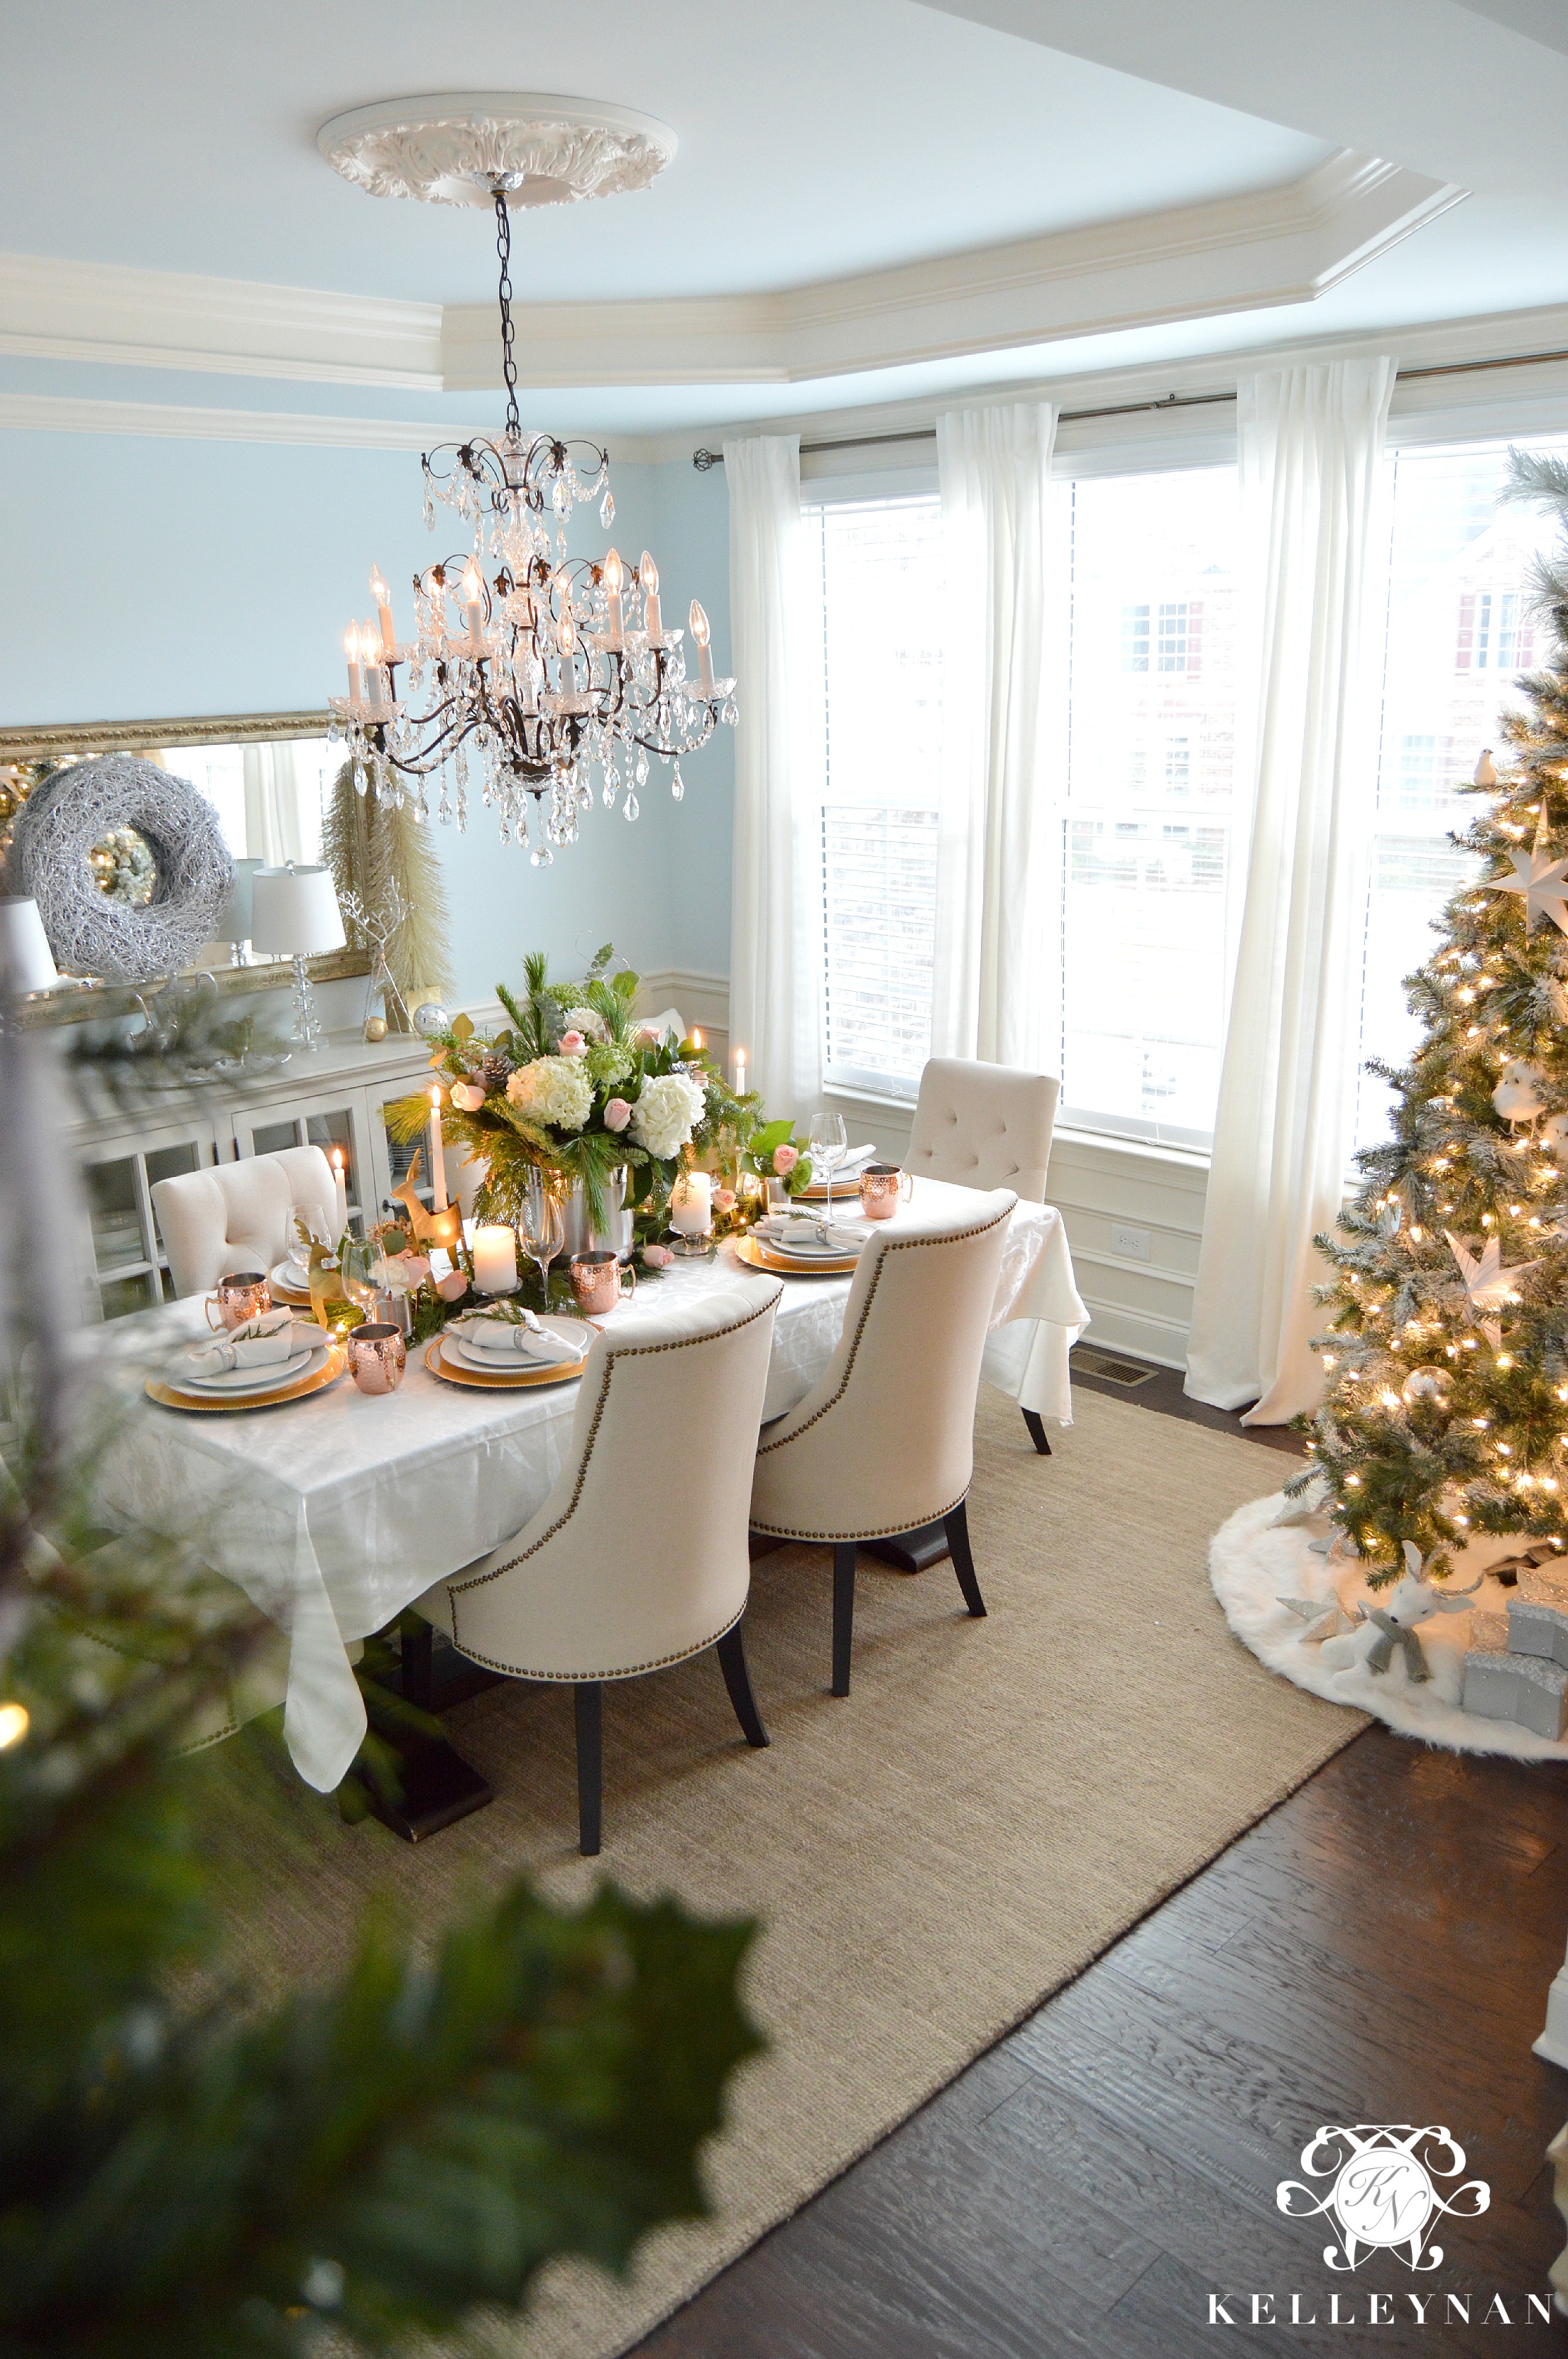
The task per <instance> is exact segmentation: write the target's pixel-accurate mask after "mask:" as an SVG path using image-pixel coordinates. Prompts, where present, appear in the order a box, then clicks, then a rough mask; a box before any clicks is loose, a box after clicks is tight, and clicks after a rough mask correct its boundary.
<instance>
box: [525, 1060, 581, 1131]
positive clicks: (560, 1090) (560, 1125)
mask: <svg viewBox="0 0 1568 2359" xmlns="http://www.w3.org/2000/svg"><path fill="white" fill-rule="evenodd" d="M506 1095H507V1097H508V1098H509V1099H510V1100H511V1102H512V1103H513V1104H514V1105H515V1106H516V1107H517V1111H518V1113H519V1114H527V1115H528V1119H529V1120H530V1121H531V1122H549V1123H553V1124H554V1125H555V1127H556V1129H557V1130H581V1129H582V1127H583V1124H584V1123H585V1122H586V1121H587V1119H588V1116H589V1114H590V1113H591V1111H592V1110H593V1082H592V1081H591V1080H590V1078H589V1076H588V1075H587V1074H586V1073H585V1072H584V1071H583V1066H582V1062H581V1060H580V1059H578V1058H576V1057H536V1058H535V1059H534V1060H533V1062H532V1063H531V1064H528V1065H519V1066H518V1067H517V1071H516V1072H515V1073H514V1074H512V1076H511V1078H510V1079H509V1080H508V1082H507V1083H506Z"/></svg>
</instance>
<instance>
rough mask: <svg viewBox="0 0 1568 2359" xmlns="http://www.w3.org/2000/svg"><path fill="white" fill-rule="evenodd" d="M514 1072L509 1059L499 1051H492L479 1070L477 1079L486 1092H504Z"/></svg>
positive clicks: (513, 1066)
mask: <svg viewBox="0 0 1568 2359" xmlns="http://www.w3.org/2000/svg"><path fill="white" fill-rule="evenodd" d="M516 1071H517V1067H516V1066H515V1065H514V1064H513V1062H512V1060H511V1059H510V1057H508V1056H506V1055H505V1054H503V1052H502V1051H501V1050H500V1049H492V1050H491V1052H490V1054H489V1056H487V1057H486V1058H485V1062H484V1063H483V1064H482V1065H481V1066H480V1068H479V1078H480V1080H481V1082H483V1083H484V1084H485V1088H486V1090H504V1089H505V1088H506V1083H507V1082H508V1081H509V1079H510V1078H511V1076H512V1074H513V1073H514V1072H516Z"/></svg>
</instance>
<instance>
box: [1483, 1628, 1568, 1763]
mask: <svg viewBox="0 0 1568 2359" xmlns="http://www.w3.org/2000/svg"><path fill="white" fill-rule="evenodd" d="M1518 1612H1519V1606H1518V1605H1517V1604H1516V1603H1513V1602H1512V1601H1510V1602H1509V1605H1508V1615H1507V1618H1506V1619H1505V1618H1504V1616H1503V1615H1502V1614H1473V1615H1472V1616H1471V1623H1470V1644H1469V1646H1468V1647H1467V1648H1466V1649H1465V1687H1464V1695H1463V1701H1464V1705H1465V1711H1466V1712H1478V1713H1479V1714H1480V1716H1481V1717H1482V1718H1483V1719H1484V1720H1511V1721H1513V1722H1514V1723H1515V1724H1516V1725H1517V1726H1518V1727H1519V1728H1530V1729H1533V1730H1534V1731H1535V1734H1537V1736H1548V1737H1552V1738H1554V1739H1555V1738H1559V1737H1561V1736H1562V1735H1563V1734H1564V1732H1565V1731H1568V1665H1564V1664H1563V1663H1560V1662H1555V1661H1552V1660H1551V1659H1550V1658H1547V1657H1545V1656H1543V1655H1539V1654H1530V1653H1522V1652H1519V1651H1518V1650H1517V1649H1516V1648H1515V1646H1514V1635H1513V1634H1514V1616H1515V1615H1516V1614H1517V1613H1518Z"/></svg>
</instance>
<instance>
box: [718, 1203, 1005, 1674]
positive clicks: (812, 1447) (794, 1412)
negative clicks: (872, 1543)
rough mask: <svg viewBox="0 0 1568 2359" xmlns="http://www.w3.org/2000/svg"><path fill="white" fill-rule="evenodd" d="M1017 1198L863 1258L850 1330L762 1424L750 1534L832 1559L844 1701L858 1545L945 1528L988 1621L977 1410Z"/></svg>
mask: <svg viewBox="0 0 1568 2359" xmlns="http://www.w3.org/2000/svg"><path fill="white" fill-rule="evenodd" d="M1017 1202H1018V1198H1017V1197H1016V1196H1015V1195H1014V1194H1013V1192H1012V1190H1011V1189H1008V1188H999V1189H996V1190H993V1191H991V1192H990V1193H988V1194H979V1193H977V1194H976V1195H975V1200H974V1205H973V1209H970V1208H968V1207H965V1209H964V1212H962V1213H958V1214H954V1213H953V1212H944V1213H928V1214H926V1215H925V1216H924V1217H923V1218H922V1219H920V1220H918V1221H913V1222H909V1223H900V1224H899V1226H898V1229H896V1230H894V1231H892V1232H890V1233H888V1234H884V1235H880V1236H874V1237H872V1238H871V1239H870V1240H869V1241H868V1242H867V1244H866V1245H865V1247H864V1248H863V1250H862V1252H861V1256H860V1259H859V1262H858V1264H857V1265H856V1267H855V1277H854V1280H853V1282H852V1284H851V1286H850V1289H849V1302H848V1305H847V1306H846V1308H845V1310H844V1331H843V1332H842V1334H841V1335H840V1337H839V1340H838V1343H837V1344H836V1346H835V1348H834V1351H833V1358H832V1359H831V1360H830V1361H829V1363H828V1364H827V1367H826V1368H825V1369H824V1371H823V1373H822V1375H821V1377H820V1378H819V1379H818V1381H817V1383H816V1384H815V1385H813V1386H812V1387H811V1391H810V1392H809V1393H808V1394H807V1395H806V1397H805V1399H804V1400H803V1401H801V1402H800V1403H799V1405H798V1406H797V1407H796V1408H792V1409H790V1410H789V1412H788V1414H787V1415H786V1416H784V1417H781V1418H778V1419H775V1420H774V1422H773V1423H772V1424H771V1425H768V1426H765V1427H764V1428H763V1430H762V1435H761V1439H760V1440H759V1441H758V1443H757V1469H756V1473H755V1475H754V1477H753V1480H752V1486H751V1527H752V1529H753V1531H755V1532H761V1533H764V1534H766V1535H767V1536H768V1538H773V1539H787V1540H816V1541H821V1542H825V1543H827V1544H828V1545H830V1546H831V1547H832V1549H833V1693H834V1695H836V1696H845V1695H847V1694H848V1693H849V1660H850V1649H851V1646H852V1643H853V1639H854V1632H855V1559H856V1555H857V1552H858V1549H859V1547H860V1544H861V1542H862V1541H863V1540H879V1539H889V1538H894V1537H895V1536H897V1535H898V1534H899V1533H902V1532H909V1531H913V1530H914V1529H916V1527H918V1526H920V1525H921V1524H934V1523H938V1522H941V1523H942V1524H943V1525H944V1526H945V1527H946V1531H947V1544H948V1547H949V1549H950V1550H951V1551H952V1556H953V1570H954V1571H955V1572H956V1573H957V1575H958V1585H959V1588H960V1589H961V1590H962V1591H963V1593H964V1603H965V1604H966V1605H967V1606H968V1608H969V1611H970V1613H971V1614H976V1615H978V1614H984V1613H985V1600H984V1598H983V1597H982V1596H981V1594H980V1584H979V1582H978V1581H977V1580H976V1578H975V1559H974V1556H973V1554H972V1553H971V1550H970V1546H969V1517H968V1513H967V1509H966V1506H965V1502H966V1500H967V1497H968V1492H969V1484H970V1480H971V1477H972V1476H973V1474H974V1472H975V1398H976V1396H977V1394H978V1392H979V1389H980V1358H981V1354H982V1353H983V1352H984V1351H985V1333H986V1329H987V1327H988V1325H989V1322H990V1317H991V1306H992V1303H993V1301H994V1299H995V1298H996V1277H997V1273H998V1271H999V1270H1000V1268H1001V1263H1002V1248H1003V1246H1004V1245H1005V1243H1006V1240H1007V1221H1008V1218H1009V1216H1010V1215H1011V1212H1012V1210H1013V1206H1014V1205H1015V1204H1016V1203H1017Z"/></svg>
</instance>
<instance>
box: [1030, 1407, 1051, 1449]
mask: <svg viewBox="0 0 1568 2359" xmlns="http://www.w3.org/2000/svg"><path fill="white" fill-rule="evenodd" d="M1024 1423H1025V1424H1026V1425H1027V1426H1028V1428H1029V1440H1031V1441H1032V1442H1033V1444H1034V1446H1035V1448H1036V1449H1037V1450H1038V1451H1039V1452H1040V1456H1041V1457H1042V1458H1049V1457H1050V1455H1051V1444H1050V1442H1049V1441H1048V1440H1046V1433H1045V1420H1044V1419H1043V1418H1042V1417H1041V1416H1040V1411H1039V1410H1038V1409H1037V1408H1026V1409H1025V1411H1024Z"/></svg>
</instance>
